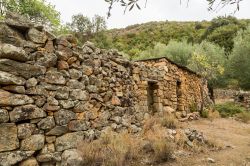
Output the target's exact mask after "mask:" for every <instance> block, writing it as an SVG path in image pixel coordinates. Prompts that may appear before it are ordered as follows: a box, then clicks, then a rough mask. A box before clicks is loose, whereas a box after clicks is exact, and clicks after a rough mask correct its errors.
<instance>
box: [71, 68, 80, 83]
mask: <svg viewBox="0 0 250 166" xmlns="http://www.w3.org/2000/svg"><path fill="white" fill-rule="evenodd" d="M69 74H70V77H71V78H72V79H75V80H78V79H80V78H81V77H82V72H81V71H79V70H76V69H70V70H69Z"/></svg>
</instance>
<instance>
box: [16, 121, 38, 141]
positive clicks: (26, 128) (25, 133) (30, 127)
mask: <svg viewBox="0 0 250 166" xmlns="http://www.w3.org/2000/svg"><path fill="white" fill-rule="evenodd" d="M35 130H36V125H35V124H31V123H23V124H19V125H18V126H17V136H18V138H19V139H25V138H28V137H30V136H31V135H32V134H33V132H34V131H35Z"/></svg>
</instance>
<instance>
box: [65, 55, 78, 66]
mask: <svg viewBox="0 0 250 166" xmlns="http://www.w3.org/2000/svg"><path fill="white" fill-rule="evenodd" d="M75 61H77V57H74V56H73V57H70V58H69V59H68V61H67V63H68V64H69V65H72V64H73V63H74V62H75Z"/></svg>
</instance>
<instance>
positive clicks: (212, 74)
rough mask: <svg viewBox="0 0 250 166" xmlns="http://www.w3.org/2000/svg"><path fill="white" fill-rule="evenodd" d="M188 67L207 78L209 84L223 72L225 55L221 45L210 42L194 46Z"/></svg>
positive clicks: (212, 83)
mask: <svg viewBox="0 0 250 166" xmlns="http://www.w3.org/2000/svg"><path fill="white" fill-rule="evenodd" d="M194 47H195V49H194V52H193V55H192V57H191V58H190V59H189V64H188V67H189V68H190V69H192V70H193V71H196V72H197V73H199V74H201V75H202V76H203V77H205V78H206V79H208V80H209V82H210V84H211V85H214V82H215V81H216V80H217V78H218V76H220V75H222V74H223V73H224V63H225V56H224V51H223V49H222V48H221V47H219V46H217V45H215V44H212V43H210V42H206V41H204V42H202V43H201V44H197V45H195V46H194Z"/></svg>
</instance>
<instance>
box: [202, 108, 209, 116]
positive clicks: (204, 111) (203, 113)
mask: <svg viewBox="0 0 250 166" xmlns="http://www.w3.org/2000/svg"><path fill="white" fill-rule="evenodd" d="M208 115H209V111H208V110H207V109H205V110H203V111H202V112H201V117H202V118H208Z"/></svg>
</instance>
